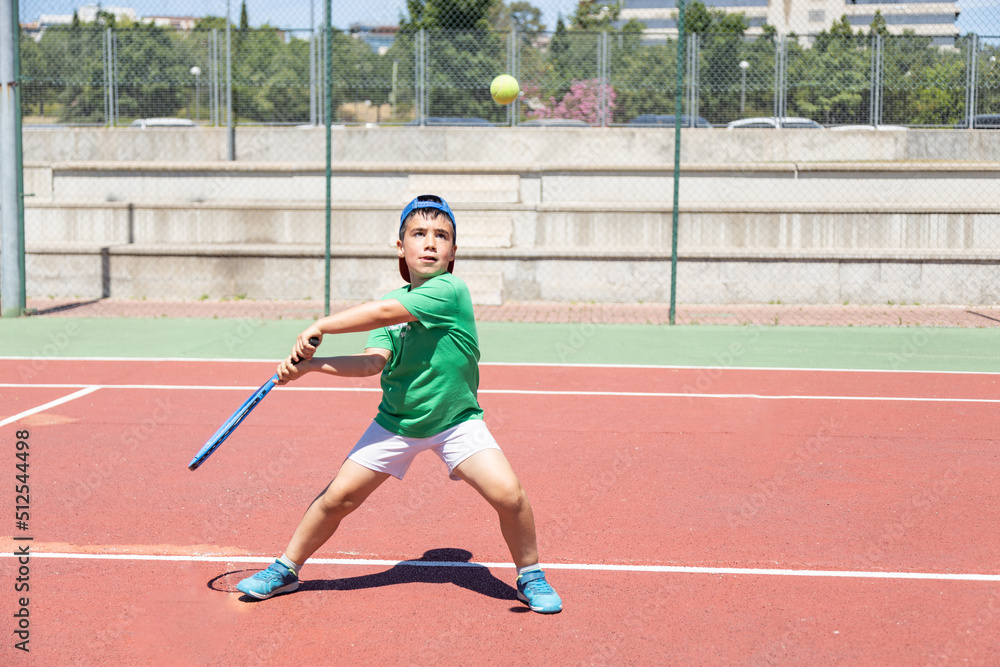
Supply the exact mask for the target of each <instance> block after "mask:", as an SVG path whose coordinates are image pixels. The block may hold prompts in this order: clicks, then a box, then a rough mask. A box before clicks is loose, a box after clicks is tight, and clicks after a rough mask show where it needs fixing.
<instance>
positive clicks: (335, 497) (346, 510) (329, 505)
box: [319, 488, 364, 514]
mask: <svg viewBox="0 0 1000 667" xmlns="http://www.w3.org/2000/svg"><path fill="white" fill-rule="evenodd" d="M363 501H364V499H363V498H361V497H358V496H355V495H354V494H351V493H344V492H342V491H338V490H335V489H333V488H329V489H327V490H326V492H325V493H324V494H323V495H322V496H320V499H319V505H320V509H322V510H323V511H324V512H325V513H327V514H350V513H351V512H353V511H354V510H356V509H357V508H358V506H360V505H361V503H362V502H363Z"/></svg>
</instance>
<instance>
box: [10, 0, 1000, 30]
mask: <svg viewBox="0 0 1000 667" xmlns="http://www.w3.org/2000/svg"><path fill="white" fill-rule="evenodd" d="M666 1H667V2H671V1H672V0H666ZM240 3H241V0H231V12H232V14H231V15H232V17H233V20H234V21H237V20H239V14H240ZM19 4H20V10H21V20H22V21H33V20H36V19H37V18H38V16H39V15H40V14H72V13H73V11H74V10H75V9H76V8H77V7H79V6H81V5H83V4H86V3H83V2H80V0H19ZM102 4H103V5H104V6H109V5H114V6H121V7H134V8H135V10H136V12H137V13H138V14H139V15H140V16H149V15H157V14H159V15H170V16H181V15H191V16H203V15H205V14H214V15H216V16H224V15H225V13H226V0H131V1H130V0H118V1H112V2H104V3H102ZM324 4H325V0H247V14H248V15H249V17H250V23H251V25H260V24H262V23H268V24H270V25H273V26H276V27H279V28H301V29H308V28H309V24H310V21H309V13H310V5H311V6H312V8H313V16H314V18H315V21H316V25H321V24H322V21H323V7H324ZM405 4H406V3H405V0H381V1H379V0H337V1H336V2H332V6H333V24H334V26H336V27H338V28H346V27H348V26H349V25H350V24H351V23H368V24H378V25H394V24H396V23H397V22H398V19H399V15H400V13H401V12H402V11H403V9H404V7H405ZM532 4H534V5H535V6H537V7H539V8H541V9H542V10H543V17H542V20H543V22H544V23H545V24H546V25H547V26H548V29H549V30H551V29H553V28H554V27H555V22H556V17H557V15H558V14H559V13H562V14H563V16H567V15H569V14H572V13H573V9H574V8H575V7H576V1H575V0H533V2H532ZM958 4H959V8H960V9H961V11H962V14H961V16H959V18H958V27H959V29H960V30H961V31H962V32H963V33H965V32H976V33H979V34H980V35H993V36H1000V0H959V2H958Z"/></svg>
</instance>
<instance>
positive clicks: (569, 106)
mask: <svg viewBox="0 0 1000 667" xmlns="http://www.w3.org/2000/svg"><path fill="white" fill-rule="evenodd" d="M525 92H527V91H525ZM602 92H603V93H604V96H605V101H606V102H605V103H606V105H607V110H606V113H607V119H606V120H607V124H608V125H610V124H611V123H612V121H613V119H614V111H615V97H616V95H615V89H614V88H612V87H611V85H610V84H608V83H607V82H606V81H605V80H604V79H587V80H584V81H574V82H573V85H571V86H570V88H569V92H568V93H566V94H565V95H563V98H562V101H560V102H557V101H556V98H555V97H549V102H548V104H544V105H543V106H542V107H541V108H538V109H534V110H532V111H530V112H528V116H529V117H531V118H572V119H576V120H582V121H586V122H587V123H588V124H589V125H600V124H601V93H602Z"/></svg>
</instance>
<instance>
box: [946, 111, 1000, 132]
mask: <svg viewBox="0 0 1000 667" xmlns="http://www.w3.org/2000/svg"><path fill="white" fill-rule="evenodd" d="M955 127H957V128H961V129H965V128H967V127H969V120H968V119H964V120H962V122H961V123H959V124H958V125H956V126H955ZM972 128H973V129H976V130H1000V113H980V114H976V115H975V116H973V117H972Z"/></svg>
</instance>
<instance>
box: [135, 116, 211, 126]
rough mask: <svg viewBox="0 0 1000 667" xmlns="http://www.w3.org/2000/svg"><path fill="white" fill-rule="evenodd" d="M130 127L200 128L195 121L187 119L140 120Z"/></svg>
mask: <svg viewBox="0 0 1000 667" xmlns="http://www.w3.org/2000/svg"><path fill="white" fill-rule="evenodd" d="M128 126H129V127H141V128H147V127H198V125H197V124H195V122H194V121H193V120H188V119H187V118H139V119H137V120H133V121H132V122H131V123H129V124H128Z"/></svg>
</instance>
